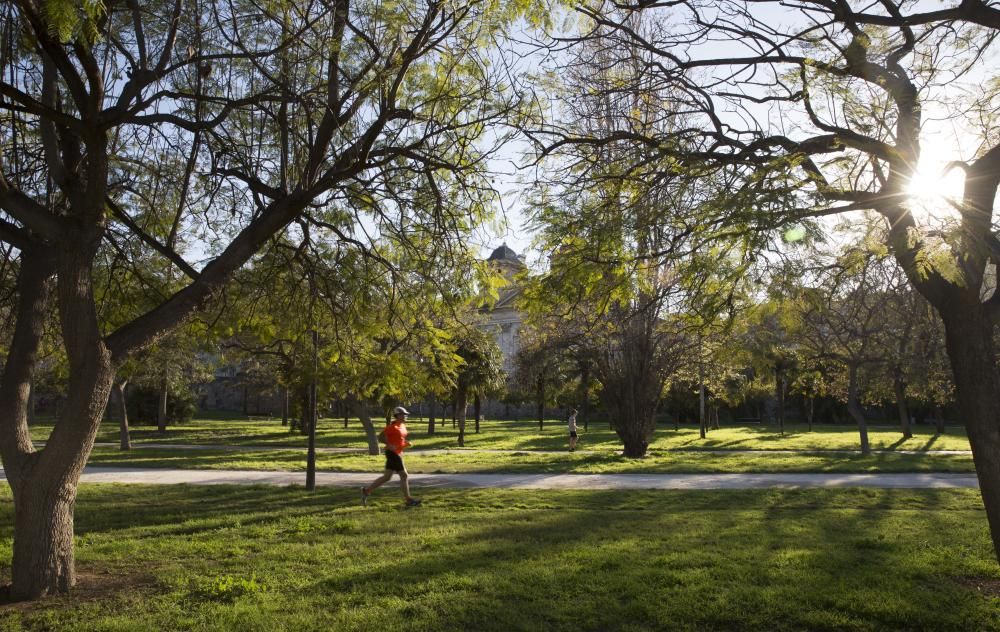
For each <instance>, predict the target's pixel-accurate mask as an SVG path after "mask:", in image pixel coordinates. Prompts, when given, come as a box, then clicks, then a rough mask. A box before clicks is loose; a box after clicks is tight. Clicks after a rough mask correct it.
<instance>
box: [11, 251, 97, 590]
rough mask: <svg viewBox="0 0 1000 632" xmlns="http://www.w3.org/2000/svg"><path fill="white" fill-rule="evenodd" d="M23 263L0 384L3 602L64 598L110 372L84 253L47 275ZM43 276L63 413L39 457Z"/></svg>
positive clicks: (47, 263) (37, 263) (46, 268)
mask: <svg viewBox="0 0 1000 632" xmlns="http://www.w3.org/2000/svg"><path fill="white" fill-rule="evenodd" d="M85 250H86V249H85ZM23 257H24V258H23V261H22V268H21V271H20V273H19V280H18V290H19V301H18V302H19V304H18V321H17V325H16V327H15V332H14V336H13V338H12V340H11V347H10V353H9V354H8V357H7V364H6V366H5V369H4V375H3V377H2V380H0V424H2V426H3V434H4V436H5V437H7V438H8V440H5V441H2V442H0V454H2V456H3V465H4V470H5V473H6V476H7V480H8V482H9V484H10V487H11V491H12V493H13V496H14V545H13V560H12V563H11V578H12V586H11V596H12V597H13V598H14V599H36V598H39V597H43V596H45V595H50V594H56V593H61V592H66V591H67V590H69V588H70V587H71V586H73V584H74V583H75V581H76V575H75V571H74V568H73V559H74V552H73V507H74V502H75V500H76V486H77V482H78V481H79V478H80V473H81V472H82V471H83V467H84V465H85V464H86V462H87V457H88V456H89V455H90V451H91V449H92V448H93V445H94V439H95V437H96V436H97V429H98V427H99V425H100V422H101V419H102V418H103V417H104V410H105V408H106V407H107V403H108V397H109V395H110V393H111V384H112V380H113V378H114V369H113V368H112V362H111V354H110V353H109V351H108V349H107V347H106V346H105V345H104V343H103V341H102V339H101V337H100V330H99V328H98V325H97V315H96V311H95V309H94V302H93V294H92V289H91V282H90V277H91V269H90V265H89V261H90V257H89V255H88V253H87V252H82V253H81V252H79V251H75V250H73V249H67V250H66V251H64V252H60V253H59V254H58V255H57V257H58V259H57V260H56V261H55V264H54V266H53V265H52V264H53V262H52V260H47V259H41V260H40V259H37V258H36V257H35V256H34V255H33V254H32V253H30V252H26V253H23ZM53 267H54V268H55V270H53ZM53 271H56V272H57V273H58V274H57V283H56V296H57V297H58V305H59V316H60V327H61V331H62V336H63V344H64V347H65V350H66V355H67V359H68V362H69V384H68V387H67V401H66V408H65V410H66V412H65V414H64V415H63V417H62V418H61V419H60V422H59V423H58V424H56V426H55V427H54V428H53V430H52V433H51V434H50V435H49V437H48V440H47V442H46V446H45V448H44V449H42V450H38V451H36V450H35V449H34V447H33V445H32V443H31V440H30V437H29V436H28V428H27V403H28V395H29V388H30V384H31V378H32V376H33V373H34V370H35V365H36V362H37V350H38V343H39V340H40V337H41V332H42V326H43V322H44V314H45V306H46V304H47V299H48V295H49V293H50V292H49V284H48V278H49V277H50V276H51V274H52V272H53Z"/></svg>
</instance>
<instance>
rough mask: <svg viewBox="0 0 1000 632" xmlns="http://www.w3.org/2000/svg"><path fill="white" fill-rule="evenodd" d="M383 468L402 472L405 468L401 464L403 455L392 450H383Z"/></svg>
mask: <svg viewBox="0 0 1000 632" xmlns="http://www.w3.org/2000/svg"><path fill="white" fill-rule="evenodd" d="M385 469H387V470H392V471H393V472H402V471H403V470H405V469H406V468H405V467H404V466H403V457H401V456H399V455H398V454H396V453H395V452H393V451H392V450H386V451H385Z"/></svg>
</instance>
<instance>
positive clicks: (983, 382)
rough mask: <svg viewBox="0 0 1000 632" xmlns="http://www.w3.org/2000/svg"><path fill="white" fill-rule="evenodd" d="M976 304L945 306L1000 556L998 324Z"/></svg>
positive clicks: (961, 401) (960, 398) (951, 354)
mask: <svg viewBox="0 0 1000 632" xmlns="http://www.w3.org/2000/svg"><path fill="white" fill-rule="evenodd" d="M986 309H987V308H984V307H982V306H980V305H979V304H978V302H977V304H975V305H972V306H961V305H958V306H955V308H954V311H944V310H942V313H941V315H942V317H943V319H944V325H945V340H946V343H947V347H948V358H949V360H950V361H951V367H952V372H953V374H954V377H955V392H956V395H957V397H956V400H957V402H958V407H959V411H960V413H961V415H962V418H963V419H964V420H965V428H966V432H967V433H968V435H969V443H970V444H971V446H972V457H973V462H974V463H975V465H976V475H977V476H978V478H979V491H980V492H981V493H982V496H983V505H984V506H985V508H986V517H987V519H988V521H989V524H990V535H991V537H992V538H993V548H994V555H996V556H997V557H998V559H1000V422H998V420H1000V373H998V368H997V363H996V353H995V350H994V345H993V333H994V325H993V322H992V319H991V318H990V316H989V315H988V313H987V312H986Z"/></svg>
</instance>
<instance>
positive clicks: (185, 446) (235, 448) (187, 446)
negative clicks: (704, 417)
mask: <svg viewBox="0 0 1000 632" xmlns="http://www.w3.org/2000/svg"><path fill="white" fill-rule="evenodd" d="M36 445H39V446H41V445H44V442H36ZM94 445H95V446H100V447H105V448H117V447H118V444H117V443H113V442H101V443H95V444H94ZM132 448H133V449H136V450H142V449H147V450H152V449H156V450H215V451H219V452H249V451H269V450H304V449H305V446H296V445H231V444H221V443H197V444H196V443H133V444H132ZM610 451H613V450H605V452H610ZM653 451H654V452H671V453H673V452H681V453H690V452H708V453H712V454H861V450H836V449H831V450H824V449H811V448H804V449H801V450H731V449H722V448H720V449H716V448H668V449H665V450H657V449H653ZM316 452H317V453H319V454H367V453H368V448H316ZM463 452H465V453H469V452H481V453H484V454H565V453H566V450H489V449H479V448H429V449H426V450H422V449H420V448H416V449H411V450H407V451H406V453H407V454H425V455H432V454H455V453H463ZM871 452H872V454H926V455H928V456H948V455H954V456H961V455H971V454H972V450H872V451H871ZM577 453H578V454H598V453H599V451H597V450H577Z"/></svg>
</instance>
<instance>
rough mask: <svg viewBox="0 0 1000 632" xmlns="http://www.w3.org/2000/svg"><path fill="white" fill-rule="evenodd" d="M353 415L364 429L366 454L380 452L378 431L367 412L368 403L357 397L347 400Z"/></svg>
mask: <svg viewBox="0 0 1000 632" xmlns="http://www.w3.org/2000/svg"><path fill="white" fill-rule="evenodd" d="M348 401H349V403H350V408H351V411H352V412H353V413H354V416H355V417H357V418H358V419H360V420H361V426H362V427H363V428H364V429H365V438H366V439H367V440H368V454H370V455H372V456H375V455H378V454H379V452H380V447H379V444H378V433H377V432H375V424H373V423H372V416H371V414H370V413H369V412H368V403H367V402H365V401H362V400H360V399H357V398H353V397H352V398H351V399H350V400H348Z"/></svg>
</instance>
